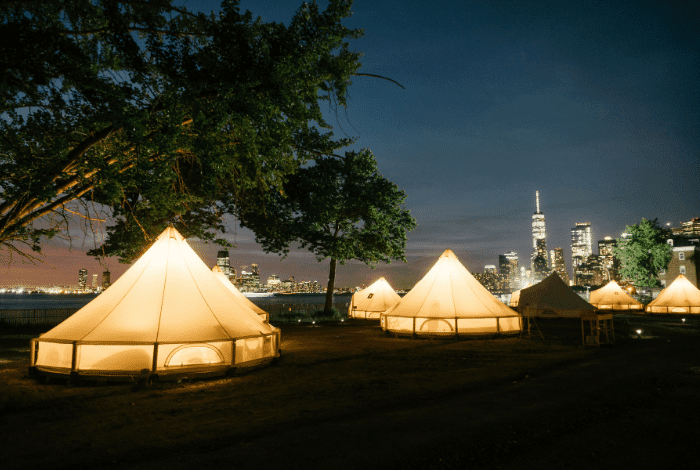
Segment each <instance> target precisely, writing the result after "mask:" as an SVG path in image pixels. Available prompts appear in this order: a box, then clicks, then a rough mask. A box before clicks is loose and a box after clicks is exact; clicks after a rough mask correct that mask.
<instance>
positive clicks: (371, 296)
mask: <svg viewBox="0 0 700 470" xmlns="http://www.w3.org/2000/svg"><path fill="white" fill-rule="evenodd" d="M399 300H401V296H399V294H397V293H396V292H395V291H394V289H392V287H391V286H390V285H389V283H388V282H387V281H386V279H384V278H383V277H380V278H379V280H378V281H376V282H375V283H374V284H372V285H371V286H369V287H367V288H365V289H362V290H360V291H357V292H355V293H354V294H353V295H352V298H351V299H350V306H349V307H348V317H350V318H366V319H379V317H380V316H381V314H382V313H383V312H386V311H387V310H389V309H390V308H391V307H393V306H394V305H395V304H396V302H398V301H399Z"/></svg>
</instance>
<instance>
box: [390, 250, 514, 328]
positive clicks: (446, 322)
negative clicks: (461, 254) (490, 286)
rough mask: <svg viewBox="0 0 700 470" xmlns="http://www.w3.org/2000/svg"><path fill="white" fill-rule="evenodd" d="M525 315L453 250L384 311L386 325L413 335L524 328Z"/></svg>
mask: <svg viewBox="0 0 700 470" xmlns="http://www.w3.org/2000/svg"><path fill="white" fill-rule="evenodd" d="M520 320H521V317H520V314H518V313H517V312H516V311H514V310H512V309H510V308H508V307H507V306H506V305H504V304H503V303H502V302H500V301H499V300H498V299H496V298H495V297H494V296H493V295H492V294H491V293H490V292H489V291H488V290H486V288H485V287H483V286H482V285H481V284H480V283H479V281H477V280H476V279H475V278H474V276H472V275H471V274H470V273H469V271H467V268H465V267H464V266H463V265H462V263H460V262H459V260H458V259H457V256H455V254H454V253H453V252H452V251H451V250H445V252H444V253H443V254H442V255H441V256H440V258H439V259H438V261H437V262H436V263H435V265H434V266H433V267H432V268H431V269H430V271H428V273H427V274H426V275H425V276H424V277H423V279H421V280H420V281H418V283H417V284H416V285H415V286H414V287H413V289H411V290H410V291H409V292H408V294H406V295H405V296H404V297H402V298H401V300H400V301H399V302H398V303H397V304H396V305H394V306H393V307H392V308H390V309H389V310H387V311H386V312H385V313H383V314H382V315H381V325H382V329H383V330H385V331H390V332H394V333H397V334H412V335H454V336H457V335H492V334H511V333H518V332H520V327H521V321H520Z"/></svg>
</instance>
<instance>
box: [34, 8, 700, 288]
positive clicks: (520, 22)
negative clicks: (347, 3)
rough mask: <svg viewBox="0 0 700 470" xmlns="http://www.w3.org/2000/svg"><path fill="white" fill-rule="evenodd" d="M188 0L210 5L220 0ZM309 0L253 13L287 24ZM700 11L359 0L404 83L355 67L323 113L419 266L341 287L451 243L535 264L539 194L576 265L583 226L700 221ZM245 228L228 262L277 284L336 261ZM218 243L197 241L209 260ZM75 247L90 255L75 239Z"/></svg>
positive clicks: (382, 71)
mask: <svg viewBox="0 0 700 470" xmlns="http://www.w3.org/2000/svg"><path fill="white" fill-rule="evenodd" d="M185 3H186V4H187V5H188V6H189V7H192V8H201V9H202V10H208V9H211V8H207V6H208V5H211V6H212V7H214V6H216V4H217V3H218V2H207V1H195V0H190V1H188V2H185ZM300 3H301V2H297V1H294V0H280V1H258V0H256V1H243V2H241V6H242V9H250V10H251V11H252V12H253V14H254V15H255V16H262V19H263V20H265V21H282V22H287V21H288V20H289V19H290V18H291V16H292V14H293V13H294V11H295V10H296V8H297V7H298V5H299V4H300ZM321 5H325V2H321ZM697 10H698V5H697V4H695V5H691V4H690V3H689V2H683V3H678V4H673V3H671V4H669V3H667V2H664V3H661V2H640V1H630V2H614V1H605V2H589V1H581V2H498V1H489V2H476V1H468V2H463V1H432V2H425V1H407V0H402V1H384V0H382V1H375V0H357V1H356V2H355V3H354V6H353V11H354V14H353V16H352V18H350V19H349V20H347V21H346V25H347V26H349V27H354V28H362V29H364V37H363V38H361V39H358V40H355V41H353V42H352V43H351V45H352V47H353V48H354V49H355V50H358V51H362V52H363V53H364V57H363V58H362V60H361V62H362V64H363V67H362V69H361V72H364V73H373V74H379V75H383V76H387V77H390V78H392V79H394V80H396V81H398V82H399V83H401V84H402V85H403V86H404V87H405V89H401V88H399V87H398V86H396V85H394V84H392V83H390V82H387V81H384V80H379V79H374V78H368V77H356V78H355V80H354V84H353V86H352V88H351V89H350V100H349V106H348V109H347V117H346V116H345V114H341V115H340V116H341V117H340V119H339V120H336V118H335V116H334V115H332V114H329V115H328V116H329V121H330V122H332V123H334V125H335V131H336V132H337V133H338V134H340V135H342V133H343V132H345V133H346V134H347V135H348V136H351V137H355V138H357V145H356V146H357V147H367V148H370V149H371V150H372V151H373V152H374V154H375V155H376V156H377V159H378V162H379V168H380V171H381V172H382V174H383V175H384V176H386V177H387V178H388V179H390V180H391V181H393V182H395V183H396V184H398V185H399V187H400V188H402V189H403V190H404V191H405V192H406V193H407V194H408V198H407V201H406V206H407V207H408V208H409V209H410V210H411V212H412V214H413V215H414V217H416V219H417V220H418V224H419V226H418V228H417V229H416V230H415V231H414V232H412V233H410V234H409V242H408V246H407V256H408V263H407V264H404V263H400V262H394V263H392V264H391V265H389V266H386V265H379V266H378V267H377V268H376V269H375V270H371V269H369V268H367V267H365V266H364V265H362V264H359V263H349V264H348V265H346V266H343V267H340V269H339V272H338V284H340V285H355V284H360V283H365V284H369V283H370V282H372V281H374V279H375V278H376V277H378V276H379V275H384V276H386V277H387V279H388V280H389V281H390V282H391V283H392V284H393V285H395V286H399V287H411V286H412V285H413V284H414V283H415V282H416V281H417V280H419V279H420V278H421V277H422V276H423V275H424V274H425V272H426V271H427V269H428V268H429V267H430V266H431V265H432V264H433V263H434V261H435V260H436V259H437V257H438V256H439V255H440V253H442V251H444V250H445V249H446V248H451V249H452V250H453V251H454V252H455V253H456V254H457V256H458V257H459V258H460V260H461V261H462V262H463V263H464V264H465V265H466V266H467V268H468V269H470V270H472V271H483V267H484V265H485V264H497V260H498V254H501V253H505V252H507V251H511V250H512V251H516V252H517V253H518V254H519V256H520V259H521V260H523V261H525V262H527V263H528V264H529V261H528V260H529V256H530V252H531V251H532V241H531V229H530V223H531V215H532V213H533V212H534V210H535V207H534V206H535V191H536V190H539V191H540V196H541V208H542V212H544V214H545V218H546V226H547V234H548V240H547V244H548V248H550V249H551V248H554V247H557V246H561V247H563V248H564V251H565V254H566V262H567V266H568V267H569V268H570V261H571V258H570V246H569V245H570V229H571V227H573V226H574V224H575V223H576V222H591V224H592V230H593V237H594V239H595V240H598V239H602V238H603V237H604V236H606V235H611V236H614V237H617V236H619V234H620V233H621V231H622V230H623V229H624V227H625V225H628V224H632V223H637V222H639V221H640V220H641V218H642V217H644V218H658V219H659V221H660V222H662V223H666V222H671V224H672V225H674V226H677V225H679V222H680V221H682V220H689V219H690V218H692V217H697V216H700V196H699V195H698V190H699V189H700V143H699V142H700V141H699V139H698V137H700V122H699V114H700V112H699V111H698V110H700V91H699V88H698V85H699V83H700V76H699V75H700V40H699V39H698V38H700V31H699V29H700V28H699V27H698V25H699V24H700V21H699V20H700V18H698V14H697ZM235 232H236V235H235V237H234V236H233V234H231V237H230V238H231V240H232V241H233V240H234V239H235V242H236V244H237V246H238V247H237V248H236V249H233V250H231V254H232V255H233V257H234V260H233V262H232V264H234V265H236V266H242V265H249V264H250V263H253V262H257V263H258V264H259V265H260V267H261V271H262V276H263V278H265V279H266V278H267V276H268V275H269V274H272V273H276V274H278V275H280V276H281V277H287V276H290V275H295V276H296V278H297V279H318V280H319V281H321V282H325V279H326V277H327V263H326V262H323V263H318V262H317V261H316V260H315V258H314V256H313V255H310V254H308V253H304V252H301V253H292V254H291V255H290V256H289V257H288V258H287V259H286V260H283V261H280V260H279V259H278V257H277V256H276V255H263V254H261V253H260V250H259V248H258V247H257V246H255V245H254V244H253V243H252V235H251V234H250V232H248V231H245V230H241V229H237V230H235ZM195 245H196V244H195ZM216 249H217V248H216V247H214V246H203V247H201V248H199V251H200V253H201V254H202V256H203V257H204V258H205V260H206V261H207V262H208V263H211V262H212V261H213V259H214V256H215V254H216ZM72 258H76V259H77V261H76V263H78V264H81V262H82V264H84V265H89V264H95V263H93V262H92V261H91V260H90V259H89V258H87V257H85V256H84V255H82V254H81V253H80V252H79V250H78V251H76V250H74V251H73V255H72ZM55 259H56V260H58V259H59V258H55ZM62 259H63V261H61V262H63V263H65V260H66V259H67V258H62ZM46 261H47V263H49V264H50V265H51V266H53V267H52V268H51V269H53V271H54V272H56V273H58V272H59V271H62V270H63V269H64V268H62V266H65V264H59V262H58V261H56V262H54V261H53V260H52V259H50V258H47V259H46ZM110 267H111V268H112V269H113V270H114V271H117V272H120V271H123V268H124V267H123V266H117V264H116V262H115V263H113V266H110ZM44 269H47V267H44ZM72 269H73V266H71V267H70V268H69V270H72ZM88 269H89V270H90V268H88ZM97 269H98V268H95V269H92V270H91V272H97ZM73 278H77V274H74V273H73V272H72V271H70V272H69V276H68V280H67V281H66V283H69V282H75V281H74V279H73Z"/></svg>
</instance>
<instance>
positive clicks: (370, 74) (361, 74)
mask: <svg viewBox="0 0 700 470" xmlns="http://www.w3.org/2000/svg"><path fill="white" fill-rule="evenodd" d="M352 75H357V76H358V77H374V78H381V79H382V80H389V81H390V82H394V83H396V84H397V85H398V86H400V87H401V88H403V89H404V90H405V89H406V88H405V87H404V86H403V85H402V84H400V83H399V82H397V81H396V80H393V79H391V78H388V77H382V76H381V75H375V74H373V73H353V74H352Z"/></svg>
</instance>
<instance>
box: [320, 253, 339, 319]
mask: <svg viewBox="0 0 700 470" xmlns="http://www.w3.org/2000/svg"><path fill="white" fill-rule="evenodd" d="M337 264H338V260H337V259H335V258H331V272H330V273H329V274H328V287H327V289H326V305H325V306H324V307H323V311H324V312H326V313H330V311H331V310H332V309H333V289H335V267H336V265H337Z"/></svg>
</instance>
